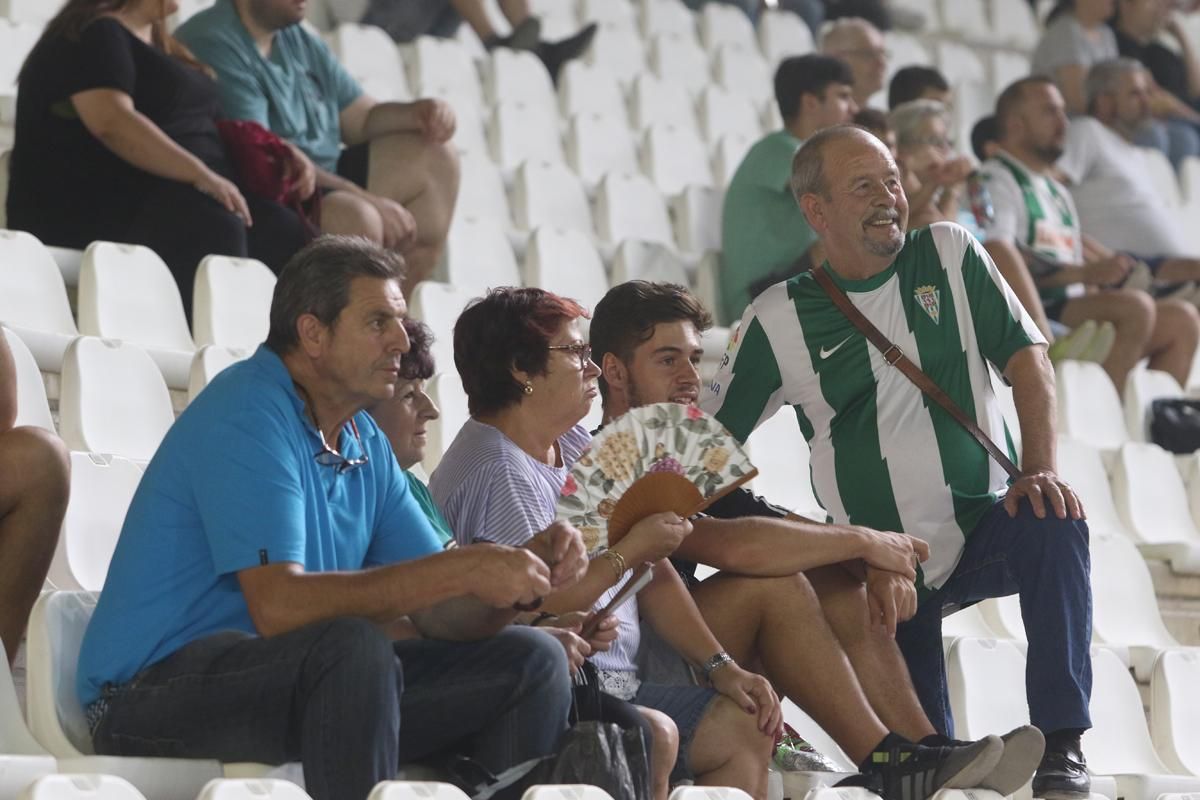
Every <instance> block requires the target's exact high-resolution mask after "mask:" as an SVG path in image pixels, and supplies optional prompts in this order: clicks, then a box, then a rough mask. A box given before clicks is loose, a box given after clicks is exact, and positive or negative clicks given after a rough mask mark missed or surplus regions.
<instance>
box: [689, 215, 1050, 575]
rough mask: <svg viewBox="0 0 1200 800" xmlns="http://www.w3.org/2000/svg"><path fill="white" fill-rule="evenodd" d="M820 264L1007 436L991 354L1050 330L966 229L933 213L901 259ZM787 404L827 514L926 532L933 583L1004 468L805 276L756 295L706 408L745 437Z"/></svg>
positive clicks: (972, 412) (1001, 484)
mask: <svg viewBox="0 0 1200 800" xmlns="http://www.w3.org/2000/svg"><path fill="white" fill-rule="evenodd" d="M821 268H822V269H826V270H827V271H828V272H829V274H830V275H831V276H832V277H833V279H834V280H835V281H836V282H837V284H838V285H839V286H841V287H842V289H843V290H844V291H845V292H846V294H847V295H848V296H849V297H850V300H851V302H853V303H854V305H855V306H856V307H857V308H858V309H859V310H860V311H862V313H863V314H864V315H866V317H867V319H869V320H871V322H873V323H874V324H875V325H876V326H877V327H878V328H879V329H880V330H881V331H882V332H883V333H884V335H885V336H887V337H888V338H889V339H891V341H892V342H894V343H895V344H897V345H898V346H899V347H900V348H901V349H902V350H903V351H904V353H905V354H906V355H907V356H908V357H909V358H910V359H911V360H912V361H913V363H915V364H916V365H917V366H918V367H920V368H921V369H922V370H923V371H924V372H925V373H926V374H927V375H929V377H930V378H932V379H933V381H934V382H935V383H937V384H938V385H939V386H941V387H942V389H944V390H945V391H946V392H947V394H949V395H950V397H951V398H953V399H954V401H955V402H956V403H958V405H959V406H960V407H961V408H962V409H963V410H964V411H965V412H966V413H967V415H968V416H971V417H973V418H974V419H975V420H976V421H977V423H978V424H979V426H980V427H981V428H982V429H983V430H984V432H985V433H987V434H988V436H990V437H991V438H992V439H993V440H994V441H998V442H1005V441H1007V431H1006V429H1005V426H1004V419H1003V417H1002V416H1001V414H1000V408H999V405H998V404H997V403H996V400H995V397H994V395H993V393H992V387H991V381H990V378H989V375H988V367H987V363H985V362H990V363H991V364H993V365H994V366H995V367H996V368H997V369H998V370H1001V371H1003V369H1004V367H1005V365H1006V364H1007V363H1008V359H1009V357H1011V356H1012V354H1013V353H1015V352H1017V351H1018V350H1021V349H1022V348H1025V347H1028V346H1030V345H1034V344H1044V343H1045V340H1044V339H1043V338H1042V335H1041V334H1040V333H1039V332H1038V330H1037V328H1036V327H1035V325H1034V324H1033V321H1032V320H1031V319H1030V317H1029V316H1028V315H1027V314H1026V313H1025V310H1024V309H1023V308H1022V307H1021V304H1020V302H1019V301H1018V300H1017V298H1016V296H1015V295H1014V294H1013V293H1012V291H1011V290H1010V289H1009V288H1008V285H1007V284H1006V283H1005V282H1004V280H1003V278H1001V277H1000V273H999V272H998V271H997V270H996V266H995V265H994V264H993V263H992V261H991V259H990V258H989V257H988V255H987V253H986V252H985V251H984V250H983V248H982V247H981V246H980V245H979V244H978V242H977V241H976V240H975V239H974V238H973V237H972V236H971V235H970V234H969V233H968V232H967V231H966V230H965V229H963V228H962V227H960V226H958V225H956V224H953V223H937V224H935V225H932V226H930V227H929V228H924V229H921V230H916V231H913V232H911V233H909V235H908V238H907V241H906V244H905V246H904V249H903V250H901V251H900V254H899V255H898V256H897V257H896V260H895V262H893V264H892V265H891V266H890V267H888V268H887V269H886V270H884V271H883V272H881V273H879V274H878V275H875V276H873V277H871V278H868V279H866V280H861V281H851V280H844V279H842V278H840V277H838V276H837V275H836V273H834V272H833V271H832V270H829V268H828V265H825V266H823V267H821ZM785 403H786V404H788V405H791V406H792V407H793V408H794V410H795V413H796V418H797V419H798V420H799V423H800V429H801V431H803V433H804V436H805V438H806V439H807V440H808V443H809V448H810V450H811V459H810V464H811V470H812V481H813V489H814V490H815V492H816V495H817V499H818V500H820V502H821V505H822V506H823V507H824V508H825V509H827V510H828V512H829V514H830V517H831V518H832V520H833V521H834V522H837V523H842V524H847V523H849V524H856V525H865V526H868V527H871V528H875V529H878V530H888V531H901V532H904V533H909V534H912V535H914V536H917V537H919V538H921V539H924V540H925V541H927V542H929V544H930V549H931V553H930V557H929V560H928V561H926V562H925V564H924V565H922V566H923V569H922V571H921V572H920V573H919V574H918V578H917V585H918V588H920V589H930V588H936V587H938V586H940V585H941V584H942V583H943V582H944V581H945V580H946V578H947V577H948V576H949V575H950V573H951V572H953V570H954V567H955V566H956V565H957V563H958V560H959V557H960V555H961V553H962V548H963V543H964V541H965V540H966V537H967V536H968V535H969V534H970V532H971V531H972V530H973V529H974V527H975V525H976V523H977V522H979V520H980V518H981V517H982V516H983V515H984V514H985V513H986V512H987V511H988V509H989V508H991V506H992V505H993V504H994V503H995V502H996V500H997V499H998V498H999V497H1000V496H1001V495H1003V493H1004V492H1005V490H1006V487H1007V474H1006V473H1005V472H1004V470H1003V469H1001V468H1000V467H999V466H998V465H997V464H995V463H994V462H992V461H991V459H990V458H989V456H988V454H987V452H986V451H985V450H984V449H983V448H982V447H981V446H980V445H979V443H978V442H976V441H975V440H974V438H972V436H971V434H969V433H967V432H966V431H965V430H963V429H962V428H961V427H960V426H959V425H958V423H956V422H955V421H954V419H953V418H952V417H951V416H950V415H949V414H947V413H946V412H945V411H943V410H942V409H941V407H940V406H938V405H937V404H935V403H934V402H933V401H932V400H927V399H926V398H925V397H924V396H923V395H922V393H921V391H920V390H919V389H917V387H916V386H914V385H913V384H912V383H910V382H909V380H908V379H907V378H906V377H904V375H902V374H901V373H900V372H899V371H898V370H896V369H894V368H893V367H890V366H888V365H887V363H886V362H885V361H884V360H883V356H882V355H881V354H880V353H879V351H878V350H876V349H875V348H874V347H873V346H872V345H871V344H870V343H869V342H868V341H867V339H866V338H865V337H864V336H863V335H862V334H861V333H860V332H859V331H858V329H857V328H855V327H854V325H853V323H851V322H850V320H849V319H847V318H846V317H845V316H844V315H843V314H842V313H841V312H840V311H839V310H838V309H837V307H836V306H834V305H833V302H832V301H831V300H830V299H829V297H828V296H827V295H826V294H825V292H824V291H823V290H822V289H821V287H820V286H818V285H817V282H816V281H815V280H814V279H813V277H812V275H811V274H807V273H806V274H803V275H798V276H797V277H795V278H792V279H791V280H789V281H787V282H785V283H779V284H776V285H775V286H773V287H771V288H770V289H769V290H767V291H766V292H764V293H763V294H762V295H760V296H759V297H758V299H756V300H755V301H754V302H753V303H752V304H751V305H750V307H749V308H748V309H747V310H746V313H745V315H744V316H743V317H742V322H741V326H740V328H739V329H738V331H737V332H736V333H735V334H734V337H733V340H732V341H731V343H730V349H729V352H728V353H726V356H725V358H724V360H723V361H722V364H721V368H720V370H719V371H718V373H717V376H716V377H715V378H714V379H713V382H712V383H711V384H710V386H709V387H708V388H707V389H706V391H705V393H704V397H703V400H702V403H701V404H702V407H703V408H704V410H705V411H707V412H709V413H711V414H715V415H716V417H717V419H718V420H720V421H721V423H722V424H724V425H725V426H726V427H727V428H729V430H730V431H731V432H732V433H733V434H734V436H736V437H737V438H738V439H739V440H741V441H745V440H746V438H747V437H748V436H749V435H750V433H751V432H752V431H753V430H754V429H755V428H756V427H757V426H758V425H759V424H760V423H762V422H764V421H765V420H767V419H769V418H770V417H771V416H773V415H774V414H775V412H776V411H778V410H779V409H780V407H781V406H782V405H783V404H785ZM1009 449H1010V451H1011V445H1010V447H1009Z"/></svg>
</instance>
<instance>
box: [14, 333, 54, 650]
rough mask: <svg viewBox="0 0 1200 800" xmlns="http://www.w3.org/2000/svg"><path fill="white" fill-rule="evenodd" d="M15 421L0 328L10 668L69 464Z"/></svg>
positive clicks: (50, 442) (40, 434)
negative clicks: (17, 425) (18, 426)
mask: <svg viewBox="0 0 1200 800" xmlns="http://www.w3.org/2000/svg"><path fill="white" fill-rule="evenodd" d="M16 422H17V368H16V365H15V364H14V363H13V355H12V350H10V349H9V347H8V339H7V338H6V336H5V334H4V328H3V327H0V643H3V644H4V652H5V653H6V654H7V656H8V663H9V665H10V666H11V665H12V663H13V659H15V658H16V657H17V648H18V647H20V646H21V638H22V637H23V636H24V635H25V623H26V621H27V620H28V619H29V611H30V609H32V608H33V604H34V602H35V601H36V600H37V599H38V594H39V593H40V592H41V591H42V583H43V581H45V579H46V572H47V570H49V569H50V561H51V559H52V558H53V557H54V547H55V545H56V544H57V543H58V531H59V528H61V527H62V521H63V516H65V515H66V513H67V495H68V493H69V492H70V488H71V462H70V460H69V459H68V457H67V448H66V447H65V446H64V445H63V442H62V439H59V438H58V437H57V436H55V435H54V433H53V432H51V431H46V430H42V429H41V428H34V427H32V426H22V427H20V428H17V427H14V426H15V425H16Z"/></svg>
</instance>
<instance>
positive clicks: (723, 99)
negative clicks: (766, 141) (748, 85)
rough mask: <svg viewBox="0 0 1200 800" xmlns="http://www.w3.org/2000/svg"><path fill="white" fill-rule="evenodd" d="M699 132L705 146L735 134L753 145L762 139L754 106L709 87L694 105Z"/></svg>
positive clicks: (725, 90) (739, 97)
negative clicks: (705, 142) (748, 140)
mask: <svg viewBox="0 0 1200 800" xmlns="http://www.w3.org/2000/svg"><path fill="white" fill-rule="evenodd" d="M696 110H697V111H698V112H699V117H700V131H701V133H703V134H704V138H705V140H707V141H708V142H710V143H711V142H716V141H718V140H720V138H721V137H722V136H724V135H725V134H727V133H736V134H738V135H740V136H743V137H745V138H747V139H750V140H752V141H754V140H757V139H758V138H759V137H760V136H762V124H761V122H760V121H759V115H758V111H757V110H756V109H755V108H754V104H753V103H751V102H750V101H749V100H747V99H746V98H745V97H743V96H742V95H740V94H738V93H735V92H731V91H729V90H728V89H722V88H721V87H720V86H708V87H706V88H705V89H704V91H703V92H702V93H701V94H700V97H699V98H698V99H697V101H696Z"/></svg>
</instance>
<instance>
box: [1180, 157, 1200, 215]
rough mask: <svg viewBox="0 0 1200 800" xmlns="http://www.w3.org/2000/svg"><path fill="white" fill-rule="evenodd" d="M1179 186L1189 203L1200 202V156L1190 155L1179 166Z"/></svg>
mask: <svg viewBox="0 0 1200 800" xmlns="http://www.w3.org/2000/svg"><path fill="white" fill-rule="evenodd" d="M1179 187H1180V189H1182V190H1183V199H1184V200H1185V201H1186V202H1187V203H1188V204H1189V205H1196V204H1197V203H1200V157H1196V156H1188V157H1187V158H1185V159H1184V160H1183V164H1181V165H1180V168H1179Z"/></svg>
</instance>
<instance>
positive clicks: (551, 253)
mask: <svg viewBox="0 0 1200 800" xmlns="http://www.w3.org/2000/svg"><path fill="white" fill-rule="evenodd" d="M525 285H526V286H537V287H538V288H540V289H545V290H546V291H548V292H554V293H555V294H557V295H561V296H563V297H570V298H572V299H574V300H576V301H578V302H579V303H580V304H581V305H582V306H583V307H584V308H587V309H589V310H591V309H593V308H595V307H596V303H599V302H600V299H601V298H602V297H604V294H605V293H606V292H607V291H608V277H607V275H606V274H605V272H604V262H603V261H601V260H600V255H599V254H598V253H597V252H596V248H595V246H594V245H593V244H592V242H591V240H590V239H589V238H588V237H587V236H585V235H583V234H582V233H580V232H579V231H573V230H568V229H563V228H551V227H548V226H544V227H541V228H538V229H537V230H536V231H534V234H533V236H532V237H530V239H529V247H528V249H527V250H526V251H525Z"/></svg>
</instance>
